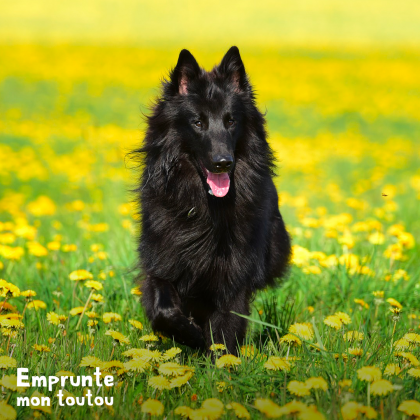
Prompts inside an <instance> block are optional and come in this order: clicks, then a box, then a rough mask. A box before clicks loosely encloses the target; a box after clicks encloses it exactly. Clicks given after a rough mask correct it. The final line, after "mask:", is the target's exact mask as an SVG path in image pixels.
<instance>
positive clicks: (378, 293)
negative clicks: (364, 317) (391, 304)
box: [372, 290, 385, 299]
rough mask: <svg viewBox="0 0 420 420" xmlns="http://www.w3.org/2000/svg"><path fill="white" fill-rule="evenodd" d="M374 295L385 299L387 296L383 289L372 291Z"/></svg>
mask: <svg viewBox="0 0 420 420" xmlns="http://www.w3.org/2000/svg"><path fill="white" fill-rule="evenodd" d="M372 295H373V296H375V297H376V298H380V299H383V298H384V296H385V292H384V291H383V290H377V291H375V292H372Z"/></svg>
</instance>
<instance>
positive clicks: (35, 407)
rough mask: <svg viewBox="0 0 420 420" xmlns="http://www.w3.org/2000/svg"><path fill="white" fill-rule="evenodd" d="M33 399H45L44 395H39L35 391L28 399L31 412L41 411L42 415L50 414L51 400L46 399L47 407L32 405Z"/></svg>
mask: <svg viewBox="0 0 420 420" xmlns="http://www.w3.org/2000/svg"><path fill="white" fill-rule="evenodd" d="M33 398H38V399H39V401H42V399H45V395H44V394H41V393H40V392H38V391H35V392H34V393H33V394H32V395H31V397H30V399H29V400H30V401H31V402H30V405H29V406H30V407H31V408H32V410H38V411H43V412H44V413H47V414H51V400H50V399H48V401H49V405H41V404H40V405H33V404H32V401H33Z"/></svg>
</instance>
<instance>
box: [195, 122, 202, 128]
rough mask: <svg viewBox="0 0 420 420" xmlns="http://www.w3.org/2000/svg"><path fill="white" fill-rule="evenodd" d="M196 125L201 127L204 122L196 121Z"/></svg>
mask: <svg viewBox="0 0 420 420" xmlns="http://www.w3.org/2000/svg"><path fill="white" fill-rule="evenodd" d="M194 125H195V126H196V127H197V128H201V127H202V126H203V123H202V122H201V121H196V122H195V123H194Z"/></svg>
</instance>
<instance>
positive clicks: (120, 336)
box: [105, 330, 130, 344]
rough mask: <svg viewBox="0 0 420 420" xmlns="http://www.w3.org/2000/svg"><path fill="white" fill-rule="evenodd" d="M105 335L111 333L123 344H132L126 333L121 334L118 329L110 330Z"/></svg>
mask: <svg viewBox="0 0 420 420" xmlns="http://www.w3.org/2000/svg"><path fill="white" fill-rule="evenodd" d="M105 335H110V336H111V337H112V338H113V339H114V340H115V341H118V342H119V343H122V344H130V340H129V339H128V337H126V336H125V335H123V334H121V333H120V332H118V331H112V330H109V331H107V332H106V333H105Z"/></svg>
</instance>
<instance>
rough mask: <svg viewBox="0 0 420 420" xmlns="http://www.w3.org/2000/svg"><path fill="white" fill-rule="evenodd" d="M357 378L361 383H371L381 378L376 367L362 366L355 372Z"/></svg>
mask: <svg viewBox="0 0 420 420" xmlns="http://www.w3.org/2000/svg"><path fill="white" fill-rule="evenodd" d="M357 377H358V378H359V379H360V380H361V381H366V382H373V381H379V380H380V379H381V378H382V373H381V371H380V369H379V368H377V367H376V366H364V367H362V368H360V369H358V371H357Z"/></svg>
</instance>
